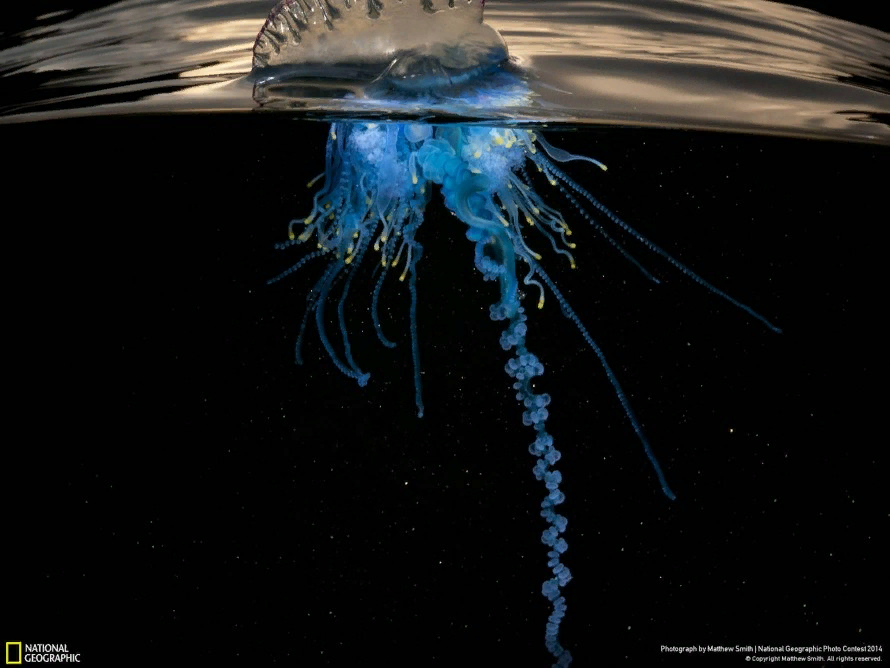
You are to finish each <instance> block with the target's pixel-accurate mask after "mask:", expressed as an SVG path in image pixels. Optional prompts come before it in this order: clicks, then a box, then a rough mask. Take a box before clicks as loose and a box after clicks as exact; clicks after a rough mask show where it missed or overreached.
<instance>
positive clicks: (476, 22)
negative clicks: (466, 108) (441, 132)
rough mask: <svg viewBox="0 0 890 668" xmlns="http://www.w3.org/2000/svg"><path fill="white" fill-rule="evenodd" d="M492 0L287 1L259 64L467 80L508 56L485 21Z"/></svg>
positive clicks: (431, 83)
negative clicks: (437, 0)
mask: <svg viewBox="0 0 890 668" xmlns="http://www.w3.org/2000/svg"><path fill="white" fill-rule="evenodd" d="M484 4H485V3H484V0H442V2H441V3H438V4H434V3H433V2H432V0H386V1H385V2H384V1H383V0H360V1H359V2H355V1H354V0H282V2H279V3H278V5H276V6H275V8H274V9H273V10H272V12H271V13H270V14H269V18H268V19H266V23H265V24H264V25H263V28H262V30H260V33H259V35H257V39H256V42H255V43H254V47H253V68H254V70H255V71H256V70H261V69H266V68H276V69H278V70H283V71H287V70H291V69H293V70H295V71H297V70H299V72H301V73H302V74H304V75H306V74H309V75H312V76H322V77H337V76H343V74H342V73H343V72H349V73H350V74H355V73H356V72H365V73H370V74H373V75H374V76H379V75H382V76H383V77H384V78H385V79H386V80H387V81H390V82H391V83H393V84H395V85H396V86H399V87H402V88H409V89H419V90H427V89H430V88H433V87H436V86H440V85H442V84H446V85H447V84H453V83H462V82H464V81H466V80H468V79H470V78H473V77H475V76H477V75H478V74H481V73H484V72H487V71H490V70H492V69H493V68H495V67H497V65H498V64H500V63H502V62H504V61H505V60H506V59H507V45H506V44H505V43H504V40H503V39H502V38H501V36H500V35H499V34H498V32H497V31H496V30H494V29H493V28H491V27H490V26H488V25H485V24H484V23H483V22H482V7H483V5H484ZM338 73H340V74H338Z"/></svg>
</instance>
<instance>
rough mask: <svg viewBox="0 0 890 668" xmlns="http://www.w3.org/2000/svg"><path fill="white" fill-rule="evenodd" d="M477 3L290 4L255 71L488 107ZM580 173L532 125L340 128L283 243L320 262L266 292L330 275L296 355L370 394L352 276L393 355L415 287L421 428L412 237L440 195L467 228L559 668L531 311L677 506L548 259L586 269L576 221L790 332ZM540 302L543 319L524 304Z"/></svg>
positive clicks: (499, 47) (553, 483) (558, 592)
mask: <svg viewBox="0 0 890 668" xmlns="http://www.w3.org/2000/svg"><path fill="white" fill-rule="evenodd" d="M482 5H483V2H481V1H480V2H476V0H469V1H467V0H452V2H449V3H448V4H447V5H445V6H442V7H441V8H436V7H434V6H433V5H432V4H431V2H430V1H429V0H421V1H420V2H415V3H411V2H407V1H399V0H395V1H390V2H387V3H386V4H384V3H382V2H380V1H379V0H368V2H367V3H355V2H344V3H343V4H339V3H337V4H335V3H334V2H333V0H327V1H325V0H285V1H284V2H282V3H280V4H279V5H278V6H277V7H276V8H275V9H274V10H273V11H272V13H271V14H270V16H269V19H268V20H267V21H266V24H265V26H264V27H263V30H262V31H261V32H260V35H259V37H258V38H257V41H256V44H255V47H254V75H255V76H256V79H257V81H258V82H260V87H262V85H263V83H264V82H265V83H268V82H276V81H278V80H279V78H280V77H282V76H286V75H284V74H282V73H283V72H285V71H289V72H291V73H292V74H293V73H297V74H299V75H306V74H307V73H309V74H310V76H325V77H337V76H340V75H342V74H343V72H346V71H348V72H350V73H351V74H350V76H351V75H352V74H354V72H355V71H356V68H360V69H362V71H364V72H365V73H366V74H368V75H369V76H370V77H371V78H372V79H373V82H374V83H375V84H376V85H375V86H374V87H373V88H372V90H373V93H372V94H374V95H395V96H406V95H407V96H409V98H410V96H426V97H429V96H433V97H438V98H440V99H443V100H449V99H453V98H454V96H459V95H467V96H472V95H478V94H479V91H480V90H483V89H484V87H485V86H486V85H487V84H486V81H488V80H490V79H491V78H492V77H494V76H496V71H497V70H499V69H501V68H503V67H507V64H506V63H507V50H506V46H505V45H504V43H503V40H502V39H500V37H499V36H498V35H497V33H496V32H495V31H493V30H492V29H490V28H488V26H486V25H485V24H484V23H482ZM341 26H342V30H341ZM425 26H427V27H425ZM407 35H410V37H406V36H407ZM403 99H404V97H403ZM575 161H578V162H582V163H587V164H589V165H592V168H593V169H598V170H606V166H605V165H603V164H602V163H600V162H599V161H597V160H596V159H594V158H591V157H587V156H583V155H576V154H573V153H569V152H568V151H565V150H563V149H561V148H558V147H556V146H553V145H552V144H551V143H550V142H548V141H547V139H546V138H545V137H544V136H543V135H542V134H541V132H539V131H538V130H537V129H535V128H532V127H524V126H523V127H520V126H513V127H510V126H497V125H488V124H461V123H448V124H446V123H438V124H436V123H427V122H423V121H412V122H406V121H399V122H394V121H387V120H385V119H384V120H379V119H378V120H374V121H371V120H368V119H349V120H338V121H336V122H333V123H332V124H331V125H330V129H329V132H328V138H327V146H326V151H325V158H324V171H323V172H322V173H320V174H319V175H318V176H317V177H316V178H315V179H313V180H312V181H311V182H310V183H309V187H310V188H316V189H315V192H314V195H313V196H312V204H311V207H309V210H308V212H307V213H306V214H305V215H303V216H301V217H299V218H295V219H294V220H291V221H290V223H289V225H288V239H287V240H286V241H284V242H282V243H280V244H278V245H277V247H278V248H279V249H281V250H288V249H292V248H294V247H297V246H305V245H309V248H310V250H309V251H308V252H306V253H305V254H303V255H302V257H300V259H299V260H297V261H296V262H295V263H293V264H292V265H291V266H289V267H288V268H287V269H285V270H284V271H282V272H281V273H279V274H278V275H277V276H274V277H273V278H271V279H270V280H269V283H277V282H278V281H281V280H283V279H285V278H287V277H288V276H291V275H292V274H294V273H295V272H297V271H300V270H302V269H304V267H306V266H308V265H310V264H311V263H314V262H321V263H323V264H324V268H323V269H322V270H321V272H320V277H319V278H318V279H317V280H316V282H315V284H314V285H313V287H312V289H311V290H310V292H309V294H308V296H307V299H306V310H305V314H304V316H303V319H302V322H301V323H300V326H299V332H298V334H297V339H296V344H295V359H296V361H297V363H298V364H299V363H302V354H303V352H302V350H303V346H304V342H305V339H306V335H307V330H308V329H309V327H310V321H312V322H314V329H315V330H316V332H317V335H318V338H319V340H320V342H321V345H322V347H323V348H324V350H325V351H326V353H327V355H328V357H329V358H330V360H331V362H332V363H333V365H334V366H335V367H336V368H337V369H338V370H339V371H340V372H341V373H342V374H343V375H345V376H346V377H348V378H351V379H353V380H354V381H355V382H357V383H358V385H359V386H361V387H364V386H366V385H367V384H368V382H369V381H370V378H371V372H370V371H369V370H368V369H367V368H366V367H365V366H363V365H360V363H359V360H356V359H355V358H354V356H353V353H352V348H351V345H350V337H349V331H348V328H347V325H346V320H345V304H346V303H347V300H348V299H349V297H350V288H351V286H352V283H353V280H354V278H355V276H356V273H357V272H358V270H359V268H360V267H361V266H362V265H363V264H364V263H367V262H368V261H369V258H372V260H370V261H371V262H373V263H374V264H375V267H376V268H375V271H376V272H377V275H376V279H375V281H374V284H373V285H374V287H373V289H372V291H371V294H370V298H369V301H370V319H371V322H372V324H373V328H374V331H375V333H376V336H377V338H378V340H379V342H380V344H382V345H383V346H385V347H387V348H394V347H395V345H396V344H395V343H394V342H393V341H392V340H390V339H389V338H388V337H387V336H386V334H385V333H384V329H383V325H382V323H381V319H380V315H379V313H378V300H379V296H380V293H381V291H382V289H383V288H384V285H385V284H386V283H387V278H388V277H389V276H390V275H391V274H393V273H396V274H398V281H400V282H402V283H405V282H407V292H408V296H409V303H410V305H409V330H410V340H411V355H412V358H413V367H414V374H413V375H414V402H415V405H416V409H417V415H418V417H422V416H423V414H424V402H423V388H422V384H421V373H420V368H421V361H420V347H419V332H418V328H417V309H418V293H419V291H418V287H417V271H418V266H419V263H420V261H421V259H422V257H423V253H424V250H425V249H424V248H423V246H422V245H421V244H420V242H419V241H418V239H417V233H418V230H419V229H420V227H421V225H422V224H423V221H424V213H425V211H426V208H427V206H429V205H430V203H431V201H432V199H433V198H434V197H436V198H438V197H440V198H441V199H442V201H443V202H444V205H445V207H447V209H448V210H450V211H451V212H452V213H453V214H454V216H455V217H456V218H457V219H458V220H459V221H460V224H462V225H463V226H464V230H465V233H466V237H467V240H468V241H469V242H470V243H471V244H472V249H473V258H474V264H475V268H476V269H477V270H478V272H479V273H480V274H481V276H482V279H483V281H490V282H492V283H493V284H495V285H496V286H497V300H496V301H495V302H494V303H493V304H492V305H491V306H490V308H489V316H490V318H491V319H492V320H495V321H498V322H501V323H502V324H503V327H504V328H503V331H502V333H501V336H500V340H499V344H500V347H501V349H502V350H503V351H504V353H506V354H507V360H506V362H505V365H504V371H505V373H506V374H507V376H508V383H509V385H510V387H511V390H512V392H514V393H515V397H516V400H517V402H518V403H519V404H520V407H521V418H522V423H523V425H525V426H527V427H529V428H530V429H531V431H532V432H533V435H532V437H531V439H530V440H531V443H530V444H529V445H528V446H527V449H528V452H529V453H530V454H531V455H532V456H533V457H534V459H535V463H534V465H533V468H532V473H533V474H534V476H535V478H536V479H537V480H539V481H540V482H542V483H543V485H544V488H545V489H544V492H543V499H542V501H541V502H540V516H541V517H542V518H543V520H544V523H545V529H544V530H543V533H542V535H541V542H542V543H543V544H544V545H545V546H546V548H547V551H546V558H547V561H546V564H547V568H548V569H549V575H548V576H547V579H546V580H545V581H544V582H543V584H542V586H541V593H542V594H543V596H544V597H545V598H546V599H547V600H548V601H549V603H550V614H549V617H548V619H547V622H546V625H545V633H544V644H545V647H546V649H547V650H548V651H549V653H550V654H551V655H552V657H553V661H554V663H553V665H554V666H559V667H565V666H569V665H571V662H572V656H571V653H570V652H569V651H568V650H567V649H566V648H565V647H564V646H563V644H562V642H561V640H560V626H561V623H562V620H563V619H564V617H565V615H566V611H567V607H568V606H567V602H566V597H565V595H564V593H563V590H564V588H565V587H566V585H567V584H568V583H569V582H570V581H571V579H572V573H571V571H570V570H569V567H568V566H567V565H566V563H565V561H564V556H565V554H566V552H567V550H568V542H567V541H566V539H565V534H566V530H567V526H568V520H567V518H566V517H565V516H564V515H562V514H561V513H560V512H559V506H560V505H561V504H562V503H563V502H564V501H565V494H564V493H563V491H562V490H561V488H560V484H561V482H562V472H561V471H560V469H559V468H557V464H558V462H559V460H560V458H561V453H560V451H559V450H558V449H557V448H556V445H555V442H554V438H553V436H552V434H551V433H550V432H549V431H548V427H547V422H548V417H549V412H548V406H549V405H550V403H551V396H550V395H549V394H548V393H545V392H540V391H538V389H537V381H536V379H537V378H538V377H540V376H541V375H542V374H543V373H544V364H543V362H542V361H541V360H540V359H539V358H538V357H537V356H536V355H535V353H534V352H533V351H532V350H531V349H530V348H529V346H528V344H527V334H528V331H529V327H530V326H531V324H532V318H530V315H531V313H530V311H532V310H536V309H542V308H544V306H545V303H546V302H547V301H548V298H550V299H552V300H553V301H555V302H556V305H557V306H558V307H559V310H560V312H561V313H562V315H563V316H565V317H566V318H568V319H569V320H570V321H571V322H572V323H573V324H574V325H575V327H576V328H577V330H578V332H579V334H580V336H581V338H582V339H583V340H584V341H585V343H586V344H587V346H588V347H589V348H590V350H591V351H592V352H593V355H594V356H595V357H596V359H597V360H598V362H599V365H600V367H601V368H602V370H603V372H604V374H605V377H606V379H607V380H608V381H609V383H611V386H612V388H613V390H614V393H615V395H616V397H617V398H618V401H619V403H620V405H621V407H622V409H623V411H624V414H625V415H626V417H627V419H628V422H629V424H630V426H631V428H632V429H633V431H634V432H635V433H636V436H637V438H638V439H639V441H640V443H641V445H642V447H643V452H644V454H645V456H646V457H647V458H648V461H649V463H650V465H651V469H652V471H653V473H654V476H655V478H656V480H657V482H658V484H659V486H660V487H661V490H662V492H663V493H664V495H665V496H666V497H667V498H668V499H671V500H673V499H674V498H675V494H674V492H673V491H672V489H671V488H670V486H669V484H668V482H667V480H666V477H665V475H664V472H663V471H662V469H661V466H660V465H659V462H658V459H657V458H656V456H655V453H654V451H653V449H652V447H651V445H650V443H649V441H648V440H647V438H646V436H645V434H644V432H643V430H642V427H641V425H640V423H639V421H638V419H637V418H636V416H635V414H634V411H633V409H632V407H631V405H630V402H629V400H628V397H627V395H626V394H625V392H624V390H623V389H622V387H621V384H620V382H619V380H618V378H617V376H616V375H615V373H614V372H613V370H612V369H611V367H610V366H609V364H608V362H607V360H606V357H605V354H604V353H603V351H602V349H601V348H600V347H599V346H598V345H597V343H596V341H595V340H594V338H593V336H592V335H591V333H590V330H589V329H588V328H587V327H586V325H585V324H584V323H583V322H582V321H581V319H580V317H579V316H578V315H577V313H576V312H575V311H574V309H573V308H572V306H571V305H570V304H569V302H568V300H567V299H566V297H565V296H564V295H563V293H562V292H561V291H560V289H559V287H558V286H557V284H556V282H555V281H554V280H553V279H552V278H551V276H550V274H549V273H548V271H547V270H545V268H544V263H545V262H549V261H550V259H552V257H551V258H550V259H548V260H545V254H546V255H549V256H557V257H560V258H561V259H562V260H563V261H565V262H567V263H568V264H569V266H571V267H574V266H575V259H574V255H573V251H575V249H576V246H575V243H574V242H573V241H572V240H571V239H572V234H573V231H572V228H571V227H570V225H569V222H568V220H567V219H572V220H577V221H580V222H581V223H582V224H584V225H589V226H590V227H591V228H592V229H593V230H594V231H595V232H596V233H597V234H599V235H600V236H601V237H602V238H603V239H604V240H605V241H607V242H608V243H609V244H610V245H611V246H612V247H613V248H614V249H615V250H616V252H618V253H620V254H621V255H622V256H624V257H625V258H626V259H627V260H628V261H629V262H631V263H632V264H633V265H634V266H636V267H637V268H638V269H639V270H640V271H641V272H642V273H643V275H644V276H645V277H646V278H648V279H650V280H652V281H653V282H656V283H657V282H658V279H657V278H655V276H654V275H653V274H651V273H650V272H649V271H648V270H647V269H646V268H644V267H643V265H642V263H641V262H640V261H638V260H637V259H636V258H635V257H634V256H633V255H632V254H631V252H630V251H629V250H628V249H627V248H626V247H625V245H624V243H622V240H625V239H626V240H630V241H633V242H636V243H638V244H640V245H641V246H642V247H643V248H644V249H645V250H646V251H648V252H651V253H653V254H655V255H657V256H660V257H661V258H662V260H664V261H666V262H667V263H668V264H670V265H671V266H672V267H673V268H674V269H675V270H677V271H679V272H680V273H681V274H683V275H685V276H686V277H688V278H690V279H691V280H693V281H694V282H696V283H698V284H699V285H700V286H702V287H704V288H705V289H707V290H709V291H710V292H712V293H714V294H715V295H717V296H718V297H721V298H722V299H724V300H726V301H728V302H729V303H731V304H733V305H734V306H736V307H737V308H739V309H741V310H742V311H743V312H745V313H746V314H747V315H748V316H750V317H752V318H754V319H756V320H759V321H760V322H762V323H763V324H764V325H765V326H766V327H768V328H769V329H771V330H773V331H776V332H778V331H780V330H779V328H778V327H776V326H775V325H773V324H772V323H770V322H769V321H767V320H766V319H765V318H764V317H763V316H762V315H760V314H758V313H757V312H755V311H754V310H752V309H751V308H750V307H748V306H746V305H745V304H742V303H741V302H739V301H737V300H736V299H734V298H733V297H731V296H730V295H728V294H726V293H725V292H723V291H722V290H720V289H719V288H717V287H716V286H714V285H712V284H711V283H710V282H708V281H707V280H705V279H704V278H702V277H701V276H699V275H698V274H697V273H695V272H694V271H693V270H691V269H690V268H688V267H687V266H686V265H684V264H683V263H681V262H680V261H679V260H677V259H676V258H674V257H673V256H671V255H670V254H669V253H667V252H666V251H665V250H663V249H662V248H660V247H659V246H657V245H656V244H654V243H652V242H651V241H649V240H648V239H646V238H645V237H644V236H643V235H641V234H640V233H639V232H637V231H636V230H635V229H634V228H633V227H631V226H630V225H629V224H627V223H626V222H625V221H623V220H622V219H621V218H619V217H618V216H617V215H615V214H614V213H613V212H612V211H611V210H610V209H608V208H607V207H606V206H604V205H603V204H602V203H601V202H600V201H599V200H598V199H597V198H596V197H594V195H593V194H592V193H591V192H590V191H589V190H588V189H586V188H585V187H583V186H582V185H580V184H579V183H577V182H576V181H575V180H574V179H572V178H571V177H570V176H569V175H568V174H567V173H566V171H565V170H564V167H563V166H564V165H565V164H566V163H569V162H575ZM542 188H549V191H550V192H553V193H555V194H557V197H558V198H559V199H561V200H562V202H563V205H564V206H566V205H567V209H566V211H567V213H564V211H563V210H562V209H560V208H558V205H557V204H556V203H554V202H552V201H550V200H548V199H545V197H544V196H543V195H541V194H540V193H541V191H542ZM431 252H435V250H434V249H432V250H431ZM390 282H391V281H390ZM531 303H534V307H532V308H528V307H529V305H530V304H531ZM328 308H331V309H335V310H336V320H337V324H338V327H337V329H338V330H339V331H338V332H336V333H335V334H331V333H330V332H329V331H328V327H327V322H328V320H327V315H326V309H328Z"/></svg>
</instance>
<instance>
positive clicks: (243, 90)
mask: <svg viewBox="0 0 890 668" xmlns="http://www.w3.org/2000/svg"><path fill="white" fill-rule="evenodd" d="M272 4H273V3H271V2H269V1H268V0H240V1H238V0H174V1H172V2H165V3H160V4H159V3H156V2H151V1H150V0H123V1H122V2H118V3H115V4H112V5H109V6H105V7H101V8H98V9H94V10H91V11H86V12H83V13H80V14H77V15H74V14H71V13H68V12H58V13H55V14H51V15H46V16H43V17H39V18H38V19H36V20H35V21H34V25H33V26H31V27H29V28H27V29H25V30H23V31H20V32H18V33H16V34H14V35H7V36H6V38H5V40H4V44H7V45H8V46H7V47H6V48H5V49H3V50H2V51H0V73H2V74H0V77H2V79H3V85H4V86H5V87H6V89H7V91H9V92H10V93H11V94H9V95H7V97H6V100H7V101H6V104H5V106H4V107H3V108H2V113H3V114H4V115H3V116H0V122H15V121H25V120H36V119H46V118H58V117H64V116H75V115H93V114H118V113H134V112H150V113H167V112H208V111H229V112H248V111H255V110H257V109H260V108H264V109H268V108H272V109H279V110H285V111H297V112H299V113H303V114H321V115H343V114H346V115H348V114H356V113H357V114H363V115H378V114H392V113H394V112H397V113H399V114H400V115H401V116H408V117H412V116H414V117H423V116H428V115H440V116H441V115H442V114H458V115H461V116H465V117H474V118H479V119H483V120H498V121H501V122H507V121H537V122H544V121H549V122H563V123H570V124H612V125H625V126H660V127H677V128H700V129H721V130H730V131H743V132H754V133H763V134H783V135H789V136H812V137H826V138H835V139H844V140H854V141H866V142H877V143H884V144H888V143H890V125H888V119H890V92H888V91H890V35H888V34H887V33H884V32H881V31H880V30H877V29H874V28H869V27H865V26H861V25H857V24H854V23H850V22H846V21H843V20H840V19H836V18H832V17H828V16H824V15H822V14H819V13H818V12H814V11H811V10H808V9H802V8H799V7H795V6H790V5H781V4H777V3H772V2H764V1H762V0H738V1H736V0H731V1H724V2H713V1H711V0H708V1H704V0H622V1H621V2H609V1H593V0H580V1H577V2H575V1H563V0H559V1H550V2H533V1H531V0H510V1H504V2H497V1H494V2H489V3H488V5H486V20H487V22H489V23H490V24H491V25H492V26H493V27H495V28H496V29H497V30H499V31H500V32H501V34H502V35H503V36H504V38H505V39H506V41H507V43H508V45H509V47H510V53H511V56H512V57H513V62H514V65H515V67H516V68H517V71H518V72H520V73H521V78H522V79H523V82H524V85H526V86H527V91H526V94H524V95H522V96H519V97H516V96H512V97H511V96H503V97H501V98H498V99H496V100H494V101H492V100H491V99H486V100H484V101H483V102H481V103H480V102H479V101H476V102H472V101H471V102H467V101H461V102H460V104H457V105H456V104H455V103H454V101H451V102H449V104H445V105H443V104H442V103H441V101H436V100H424V101H419V102H415V103H413V104H402V103H400V104H399V106H398V108H394V106H393V104H392V102H391V101H390V102H387V101H385V100H381V99H374V98H373V97H369V96H368V95H367V94H366V93H367V91H366V88H365V86H364V82H360V81H340V82H337V83H336V84H330V83H328V84H321V83H319V82H317V81H315V82H309V83H308V85H301V86H297V87H291V88H289V89H287V90H286V91H281V90H279V91H277V93H276V94H275V95H272V96H269V95H259V96H258V95H257V94H256V90H255V86H254V81H253V80H252V79H250V78H249V77H247V76H246V75H248V73H249V71H250V65H251V47H252V45H253V41H254V39H255V37H256V33H257V30H258V29H259V27H260V26H261V25H262V23H263V20H264V18H265V16H266V14H267V13H268V11H269V9H270V8H271V5H272Z"/></svg>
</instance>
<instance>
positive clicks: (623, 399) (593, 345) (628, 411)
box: [533, 264, 677, 501]
mask: <svg viewBox="0 0 890 668" xmlns="http://www.w3.org/2000/svg"><path fill="white" fill-rule="evenodd" d="M533 268H534V271H535V274H537V275H538V276H540V277H541V280H542V281H544V283H545V284H546V285H547V287H548V288H549V289H550V292H552V293H553V296H554V297H556V301H557V302H558V303H559V307H560V309H561V310H562V312H563V315H565V317H566V318H568V319H569V320H571V321H572V322H573V323H575V326H576V327H577V328H578V331H579V332H581V336H582V337H583V338H584V340H585V341H586V342H587V345H588V346H590V349H591V350H593V352H594V354H595V355H596V356H597V358H598V359H599V361H600V365H601V366H602V367H603V371H605V372H606V377H607V378H608V379H609V382H610V383H611V384H612V388H613V389H614V390H615V395H616V396H617V397H618V401H619V402H620V403H621V407H622V408H623V409H624V414H625V415H626V416H627V419H628V420H629V421H630V424H631V426H632V427H633V430H634V432H635V433H636V435H637V438H638V439H640V442H641V443H642V444H643V450H644V451H645V452H646V457H648V458H649V462H650V463H651V464H652V468H653V469H654V470H655V475H656V476H657V477H658V484H660V485H661V491H663V492H664V495H665V496H666V497H667V498H669V499H670V500H671V501H673V500H674V499H676V498H677V496H676V495H675V494H674V492H673V491H672V490H671V488H670V486H669V485H668V483H667V480H666V479H665V477H664V472H663V471H662V470H661V465H660V464H659V463H658V459H657V458H656V457H655V453H654V452H653V451H652V446H651V445H650V444H649V439H648V438H646V434H645V433H644V432H643V427H642V426H641V425H640V421H639V420H638V419H637V416H636V414H635V413H634V411H633V408H632V407H631V405H630V401H629V400H628V398H627V395H626V394H625V392H624V389H623V388H622V387H621V383H620V382H618V377H617V376H616V375H615V372H614V371H612V367H611V366H609V362H608V361H607V360H606V355H605V353H603V350H602V348H600V347H599V345H598V344H597V342H596V341H594V339H593V337H592V336H591V335H590V332H589V331H587V327H585V326H584V323H583V322H581V319H580V318H579V317H578V315H577V314H576V313H575V311H574V309H572V307H571V306H570V305H569V302H568V300H566V298H565V297H564V296H563V294H562V292H560V290H559V288H558V287H556V283H554V282H553V280H552V279H551V278H550V277H549V276H548V275H547V274H546V272H544V270H543V269H541V267H540V265H537V264H535V265H533Z"/></svg>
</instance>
